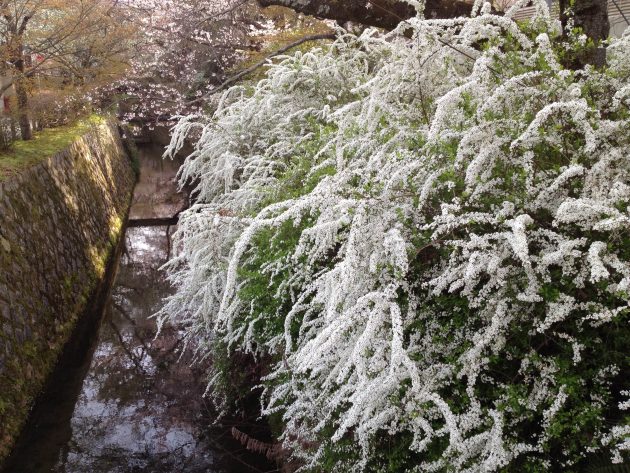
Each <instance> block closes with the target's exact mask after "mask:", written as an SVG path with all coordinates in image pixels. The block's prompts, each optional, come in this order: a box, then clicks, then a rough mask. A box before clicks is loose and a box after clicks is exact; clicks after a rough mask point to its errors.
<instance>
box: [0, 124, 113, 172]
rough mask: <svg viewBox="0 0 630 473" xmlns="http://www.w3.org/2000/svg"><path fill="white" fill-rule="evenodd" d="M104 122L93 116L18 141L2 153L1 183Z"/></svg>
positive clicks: (0, 164)
mask: <svg viewBox="0 0 630 473" xmlns="http://www.w3.org/2000/svg"><path fill="white" fill-rule="evenodd" d="M103 120H104V118H103V117H100V116H98V115H92V116H89V117H87V118H84V119H82V120H79V121H78V122H76V123H74V124H73V125H67V126H62V127H58V128H49V129H46V130H43V131H39V132H36V133H34V135H33V139H32V140H30V141H21V140H20V141H16V142H15V143H13V145H12V147H11V149H10V150H8V151H3V152H0V181H3V180H5V179H7V178H8V177H10V176H13V175H15V174H18V173H19V172H21V171H23V170H24V169H27V168H29V167H31V166H33V165H35V164H37V163H39V162H41V161H43V160H44V159H46V158H48V157H50V156H52V155H54V154H55V153H57V152H59V151H61V150H63V149H64V148H67V147H68V146H70V145H71V144H72V143H73V142H74V141H75V140H76V139H77V138H79V137H80V136H83V135H84V134H85V133H87V132H88V131H90V130H91V129H92V128H93V127H94V126H95V125H98V124H100V123H102V122H103Z"/></svg>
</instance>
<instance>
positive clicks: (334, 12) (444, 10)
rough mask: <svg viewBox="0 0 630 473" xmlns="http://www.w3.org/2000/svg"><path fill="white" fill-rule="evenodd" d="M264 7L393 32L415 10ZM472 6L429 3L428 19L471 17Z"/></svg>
mask: <svg viewBox="0 0 630 473" xmlns="http://www.w3.org/2000/svg"><path fill="white" fill-rule="evenodd" d="M259 3H260V4H261V5H262V6H265V7H266V6H271V5H281V6H283V7H289V8H292V9H294V10H296V11H299V12H301V13H304V14H306V15H313V16H317V17H322V18H329V19H332V20H337V21H339V22H341V23H345V22H346V21H352V22H355V23H362V24H364V25H369V26H377V27H379V28H385V29H392V28H394V27H395V26H396V25H397V24H398V23H400V21H401V19H407V18H411V17H413V16H415V14H416V12H415V10H414V8H413V7H412V6H411V5H409V4H408V3H406V2H403V1H398V0H369V1H368V0H259ZM471 9H472V4H470V3H466V2H463V1H460V0H427V2H426V8H425V15H426V16H427V17H428V18H453V17H456V16H460V15H469V14H470V10H471Z"/></svg>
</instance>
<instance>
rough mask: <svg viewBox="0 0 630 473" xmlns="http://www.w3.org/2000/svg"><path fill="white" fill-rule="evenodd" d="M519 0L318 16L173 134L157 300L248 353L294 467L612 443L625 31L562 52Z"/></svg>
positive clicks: (557, 458) (604, 456)
mask: <svg viewBox="0 0 630 473" xmlns="http://www.w3.org/2000/svg"><path fill="white" fill-rule="evenodd" d="M537 5H538V15H537V17H536V18H535V19H534V20H533V21H532V22H531V23H530V24H529V25H527V26H522V25H521V26H519V25H517V24H516V23H515V22H514V21H512V19H511V15H512V14H513V12H514V11H515V9H512V10H510V11H508V12H507V14H506V15H505V16H503V17H499V16H494V15H492V14H490V13H489V9H488V6H487V5H486V6H484V7H482V8H481V9H479V8H477V10H481V11H479V12H478V14H477V15H475V16H474V17H472V18H458V19H451V20H424V19H422V18H420V17H419V18H416V19H412V20H409V21H407V22H405V23H403V24H401V25H400V27H399V28H398V29H397V30H396V31H393V32H391V33H388V34H382V33H378V32H376V31H374V30H368V31H366V32H365V33H363V34H362V35H361V36H360V37H356V36H353V35H350V34H346V33H344V32H340V34H339V38H338V39H337V40H336V41H335V42H334V43H333V44H332V45H330V46H329V47H322V48H319V49H314V50H312V51H310V52H308V53H299V54H296V55H294V56H287V57H283V58H282V60H281V61H280V62H279V63H277V64H274V65H271V66H270V67H269V71H268V74H267V77H266V78H265V79H264V80H262V81H261V82H259V83H258V84H256V85H255V86H253V87H247V86H246V87H235V88H232V89H231V90H229V91H228V92H227V93H226V94H225V96H224V97H223V100H222V103H221V104H220V106H219V108H218V110H217V111H216V113H214V115H213V116H212V117H200V116H193V117H187V118H184V119H182V120H181V122H180V124H179V125H178V126H177V127H176V129H175V130H174V131H175V133H174V137H173V142H172V144H171V148H170V151H171V152H173V151H176V150H177V149H179V147H180V145H181V144H182V142H183V140H184V139H185V137H186V136H189V135H190V134H191V133H193V134H196V136H198V137H199V139H198V141H197V144H196V149H195V151H194V153H193V154H192V155H191V156H190V157H189V158H188V160H187V162H186V164H185V166H184V168H183V170H182V174H181V179H182V182H185V181H188V180H193V181H194V182H197V183H198V185H197V204H196V205H195V206H193V207H192V208H191V209H190V210H188V211H187V212H185V213H184V214H183V215H182V218H181V223H180V226H179V230H178V233H177V236H176V239H177V242H176V244H177V245H179V246H180V247H181V252H180V253H179V255H178V256H177V257H176V258H174V259H173V260H172V261H171V263H170V270H171V275H172V279H173V280H174V282H175V283H176V284H177V286H178V287H179V291H178V293H177V294H176V295H175V296H174V297H173V298H171V299H170V300H169V302H168V304H167V306H166V307H165V309H164V311H163V312H162V314H161V316H162V317H163V318H169V317H178V318H180V319H181V318H182V317H183V318H185V319H186V320H188V322H189V325H190V332H189V336H190V337H191V338H193V339H195V341H196V342H197V343H201V346H202V349H203V350H207V352H209V353H210V354H211V355H212V356H214V357H215V358H216V359H218V360H220V359H225V357H226V356H231V355H230V354H239V353H241V354H242V353H251V354H253V355H254V356H256V357H258V359H259V360H261V362H264V363H266V364H267V365H268V366H267V369H266V372H265V376H264V377H263V379H262V381H261V384H262V388H263V390H264V394H263V403H264V405H263V413H264V414H266V415H269V416H271V417H273V418H274V419H275V420H277V421H279V422H280V423H281V424H282V426H283V433H282V436H281V439H282V441H283V442H284V445H285V447H287V449H288V450H290V451H291V452H292V455H293V458H294V459H297V460H299V461H300V462H301V464H302V465H303V469H304V470H305V471H390V472H401V471H421V472H437V471H440V472H441V471H451V472H482V471H483V472H499V471H502V472H504V471H510V472H533V471H563V472H569V471H585V469H588V468H591V467H592V466H593V465H607V464H611V463H620V462H623V461H624V460H627V459H628V450H629V449H630V422H629V419H630V416H629V415H628V412H627V410H628V408H629V406H630V403H629V401H628V399H629V398H628V393H629V392H630V364H629V363H628V361H629V359H628V356H629V352H628V347H629V346H630V343H629V342H630V332H629V331H628V318H629V314H630V305H629V294H630V212H629V203H630V133H628V130H630V85H629V84H630V68H628V59H627V58H628V56H629V55H630V38H629V37H624V38H622V39H620V40H618V41H615V42H614V43H613V44H611V45H610V47H609V50H608V51H609V53H608V55H609V66H608V68H606V69H605V70H602V71H598V70H594V69H592V68H586V69H585V70H567V69H564V68H563V66H562V65H561V64H562V55H563V54H566V51H567V49H566V47H564V46H563V47H562V48H560V47H559V46H557V44H556V42H555V41H554V38H555V37H556V35H558V31H557V27H556V25H555V23H554V22H552V21H551V20H550V19H549V15H548V12H547V9H546V5H545V3H544V2H543V1H540V2H538V4H537ZM571 47H574V48H578V47H579V45H577V44H576V45H573V46H571ZM569 49H571V48H569ZM230 376H231V374H230V373H228V372H226V365H225V364H221V363H217V365H216V367H215V373H214V374H213V378H212V381H211V385H210V386H209V389H210V390H217V389H219V388H220V387H221V380H222V379H223V383H224V384H225V383H228V382H229V377H230ZM217 392H219V393H220V391H217Z"/></svg>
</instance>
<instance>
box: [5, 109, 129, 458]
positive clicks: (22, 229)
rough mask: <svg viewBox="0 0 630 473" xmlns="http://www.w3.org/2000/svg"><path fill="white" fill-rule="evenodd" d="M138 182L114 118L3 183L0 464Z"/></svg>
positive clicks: (100, 268)
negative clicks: (112, 120)
mask: <svg viewBox="0 0 630 473" xmlns="http://www.w3.org/2000/svg"><path fill="white" fill-rule="evenodd" d="M134 184H135V175H134V172H133V170H132V167H131V163H130V160H129V158H128V156H127V155H126V153H125V151H124V147H123V145H122V142H121V139H120V135H119V133H118V128H117V126H116V124H115V123H114V122H110V121H104V122H103V123H101V124H98V125H95V126H94V128H93V129H92V130H91V131H89V132H88V133H87V134H85V135H84V136H83V137H82V138H80V139H78V140H77V141H76V142H75V143H73V144H72V145H71V146H70V147H69V148H68V149H66V150H64V151H62V152H60V153H57V154H56V155H54V156H52V157H51V158H49V159H48V160H46V161H44V162H42V163H40V164H38V165H36V166H33V167H32V168H29V169H28V170H26V171H24V172H23V173H21V174H20V175H18V176H14V177H11V178H10V179H8V180H6V181H4V182H1V183H0V465H1V463H2V460H3V458H5V457H6V455H7V454H8V453H9V451H10V449H11V446H12V444H13V441H14V439H15V436H16V435H17V434H18V433H19V430H20V428H21V426H22V425H23V423H24V421H25V420H26V418H27V416H28V411H29V409H30V407H31V405H32V403H33V401H34V399H35V397H36V396H37V394H38V393H39V391H40V390H41V388H42V386H43V384H44V382H45V381H46V378H47V377H48V375H49V374H50V373H51V371H52V369H53V368H54V365H55V362H56V361H57V358H58V356H59V354H60V353H61V350H62V348H63V346H64V344H65V342H66V341H67V340H68V338H69V336H70V334H71V332H72V329H73V327H74V326H75V323H76V321H77V319H78V317H79V316H80V315H81V314H82V313H84V312H85V310H86V309H87V307H86V305H87V301H88V300H89V298H90V295H91V294H92V293H93V292H94V291H95V289H96V288H97V287H98V284H99V282H100V281H101V279H102V277H103V275H104V273H105V268H106V265H107V262H108V260H109V257H110V255H111V254H112V253H113V249H114V248H115V246H116V244H117V242H118V240H119V238H120V237H121V233H122V230H123V227H124V221H125V219H126V217H127V213H128V210H129V205H130V202H131V196H132V193H133V187H134Z"/></svg>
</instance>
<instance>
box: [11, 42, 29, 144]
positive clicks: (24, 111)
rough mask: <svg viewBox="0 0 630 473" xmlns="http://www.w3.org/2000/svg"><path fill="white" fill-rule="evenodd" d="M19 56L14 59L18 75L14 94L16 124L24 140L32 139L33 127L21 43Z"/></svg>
mask: <svg viewBox="0 0 630 473" xmlns="http://www.w3.org/2000/svg"><path fill="white" fill-rule="evenodd" d="M19 54H20V56H19V58H18V59H17V61H15V69H16V70H17V73H18V74H19V75H20V77H18V78H17V79H16V80H15V95H16V98H17V115H18V124H19V125H20V133H21V135H22V139H23V140H24V141H28V140H31V139H33V129H32V128H31V120H30V117H29V113H28V112H29V110H28V89H27V87H26V80H27V79H26V78H24V77H23V76H24V71H25V70H26V68H25V65H24V56H23V54H22V48H21V45H20V47H19Z"/></svg>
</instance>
